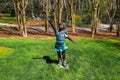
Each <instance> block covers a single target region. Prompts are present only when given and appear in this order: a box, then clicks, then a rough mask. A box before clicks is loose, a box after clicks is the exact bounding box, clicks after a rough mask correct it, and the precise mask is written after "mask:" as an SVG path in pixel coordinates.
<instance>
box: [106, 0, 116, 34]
mask: <svg viewBox="0 0 120 80" xmlns="http://www.w3.org/2000/svg"><path fill="white" fill-rule="evenodd" d="M104 3H105V5H107V9H106V11H107V14H108V17H109V22H110V28H109V31H110V32H112V29H113V23H114V17H115V13H116V9H117V6H116V0H104Z"/></svg>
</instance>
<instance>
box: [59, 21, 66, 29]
mask: <svg viewBox="0 0 120 80" xmlns="http://www.w3.org/2000/svg"><path fill="white" fill-rule="evenodd" d="M59 25H62V26H63V28H64V29H66V28H67V26H66V23H64V22H61V23H60V24H59Z"/></svg>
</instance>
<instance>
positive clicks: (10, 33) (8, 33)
mask: <svg viewBox="0 0 120 80" xmlns="http://www.w3.org/2000/svg"><path fill="white" fill-rule="evenodd" d="M44 24H45V21H44V20H38V19H33V20H29V21H27V22H26V25H27V26H38V27H39V26H41V27H43V26H44ZM69 36H70V37H72V38H73V39H74V38H91V33H90V32H87V31H77V32H76V33H75V34H74V33H72V32H69ZM0 37H20V38H21V37H22V36H20V33H19V31H17V30H15V29H11V28H5V29H0ZM28 38H55V36H54V33H53V32H49V33H46V32H40V31H39V32H37V31H28ZM95 38H97V39H106V38H117V36H116V33H114V32H98V33H97V34H96V35H95Z"/></svg>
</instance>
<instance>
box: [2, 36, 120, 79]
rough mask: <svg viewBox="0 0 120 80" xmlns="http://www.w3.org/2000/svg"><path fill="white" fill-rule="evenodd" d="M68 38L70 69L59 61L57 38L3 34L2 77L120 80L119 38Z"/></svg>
mask: <svg viewBox="0 0 120 80" xmlns="http://www.w3.org/2000/svg"><path fill="white" fill-rule="evenodd" d="M76 41H77V44H76V45H75V44H72V43H71V42H70V41H68V40H67V45H68V47H69V49H68V51H67V53H66V54H67V61H68V64H69V66H70V69H68V70H66V69H62V68H59V67H58V66H57V64H56V63H52V62H50V61H46V60H45V59H43V58H44V57H49V60H51V61H53V60H57V55H56V52H55V51H54V49H53V48H54V43H55V39H45V40H44V39H22V38H19V39H15V38H0V54H1V55H0V80H120V39H107V40H94V39H85V38H83V39H78V40H76Z"/></svg>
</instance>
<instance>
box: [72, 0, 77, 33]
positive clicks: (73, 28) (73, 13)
mask: <svg viewBox="0 0 120 80" xmlns="http://www.w3.org/2000/svg"><path fill="white" fill-rule="evenodd" d="M75 9H76V8H75V4H74V0H72V2H71V17H72V32H73V33H75Z"/></svg>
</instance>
